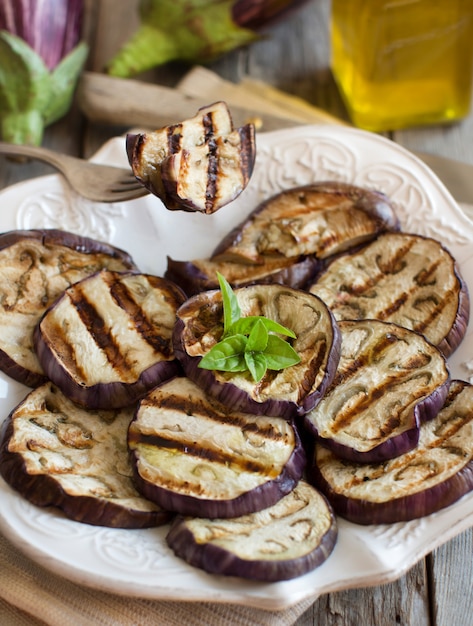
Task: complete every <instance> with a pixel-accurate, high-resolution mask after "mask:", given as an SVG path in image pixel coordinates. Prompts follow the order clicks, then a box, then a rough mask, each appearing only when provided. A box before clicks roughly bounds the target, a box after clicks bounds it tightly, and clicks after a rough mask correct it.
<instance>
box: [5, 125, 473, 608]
mask: <svg viewBox="0 0 473 626" xmlns="http://www.w3.org/2000/svg"><path fill="white" fill-rule="evenodd" d="M257 148H258V154H257V163H256V168H255V172H254V175H253V177H252V180H251V183H250V185H249V187H248V188H247V189H246V190H245V192H244V193H243V194H242V195H241V197H240V198H239V199H238V200H236V201H235V202H234V203H233V205H230V207H226V208H224V209H222V210H221V211H219V212H218V213H217V214H215V215H213V216H202V215H195V214H184V213H175V212H171V211H167V210H166V209H165V208H164V207H163V206H162V204H161V203H160V201H159V200H158V199H157V198H155V197H154V196H148V197H145V198H141V199H139V200H136V201H132V202H129V203H127V204H123V205H95V204H92V203H88V202H86V201H84V200H83V199H81V198H78V197H77V196H75V195H74V194H72V193H71V192H69V190H68V188H67V187H66V186H65V184H64V183H63V181H62V179H61V178H60V177H59V176H56V175H53V176H46V177H42V178H39V179H34V180H31V181H27V182H25V183H20V184H17V185H14V186H12V187H10V188H7V189H6V190H4V191H3V192H1V193H0V198H1V200H2V207H3V210H2V213H1V214H0V229H1V230H10V229H13V228H34V227H39V226H44V225H46V226H49V227H57V226H59V227H62V228H65V229H68V230H73V231H75V232H79V233H81V234H87V235H90V236H95V237H102V238H104V239H107V240H108V241H110V242H112V243H114V244H115V245H118V246H120V247H123V248H125V249H127V250H128V251H129V252H131V254H132V255H133V256H134V258H135V260H136V262H137V263H138V265H139V266H140V267H141V268H142V269H143V271H155V272H156V273H159V272H162V271H163V269H164V267H165V257H166V254H172V255H173V256H174V257H175V258H181V259H186V258H192V257H197V256H200V255H205V254H207V253H208V252H210V251H211V249H212V247H213V245H214V244H215V243H216V242H217V241H218V239H219V238H220V237H221V236H223V235H224V234H225V233H226V232H227V231H228V230H229V229H230V228H231V227H232V226H234V225H235V224H237V223H239V222H240V221H241V219H242V218H243V216H244V215H245V214H246V213H247V212H248V211H249V210H251V209H252V208H253V207H254V206H255V204H256V203H257V202H258V201H259V200H261V199H262V198H263V197H264V196H266V197H267V196H268V195H269V194H270V193H275V192H277V191H279V190H280V189H282V188H287V187H290V186H293V185H295V184H303V183H306V182H310V181H311V180H322V179H328V178H331V179H337V180H345V181H348V182H354V183H356V184H363V185H367V186H370V187H378V188H380V189H382V190H383V191H385V192H387V193H388V194H389V195H391V197H392V198H393V200H394V201H395V202H396V206H397V207H398V211H399V215H400V218H401V222H402V224H403V227H404V229H405V230H411V231H412V232H419V233H420V234H427V235H429V234H430V235H433V236H437V237H438V238H439V239H441V240H442V241H443V242H444V243H445V244H446V245H447V247H449V248H450V249H451V250H452V252H453V253H454V254H455V256H456V257H457V259H458V260H459V262H460V266H461V268H462V271H463V274H464V277H465V279H466V281H467V283H468V284H469V286H470V289H471V290H473V246H472V243H473V222H471V221H470V220H469V219H468V218H467V217H466V216H465V215H464V214H463V213H462V211H461V210H460V209H459V208H458V206H457V205H456V203H455V201H454V200H453V198H452V197H451V195H450V194H449V192H448V191H447V189H446V188H445V187H444V186H443V184H442V183H441V182H440V181H439V180H438V178H437V177H436V176H435V175H434V174H433V173H432V172H431V171H430V170H429V168H428V167H427V166H426V165H424V164H423V163H422V162H421V161H420V160H419V159H417V158H416V157H415V156H414V155H412V154H411V153H409V152H408V151H406V150H404V149H403V148H402V147H400V146H398V145H397V144H395V143H393V142H391V141H390V140H388V139H385V138H383V137H381V136H378V135H374V134H371V133H367V132H364V131H359V130H356V129H349V128H344V127H343V128H342V127H340V128H338V127H333V126H307V127H298V128H293V129H287V130H281V131H274V132H271V133H264V134H260V135H258V136H257ZM94 160H97V161H100V162H107V163H111V164H117V165H124V164H126V156H125V150H124V139H123V137H117V138H114V139H112V140H111V141H109V142H107V144H105V145H104V146H103V147H102V149H101V150H100V151H99V152H98V153H97V155H96V156H95V157H94ZM7 209H8V210H7ZM191 235H192V236H191ZM189 236H191V237H190V242H189ZM471 333H472V331H471V325H470V327H469V329H468V334H467V338H466V339H465V341H464V342H463V344H462V346H461V347H460V349H459V350H458V351H457V352H456V353H455V354H454V355H453V357H452V358H451V360H450V363H451V369H452V374H453V375H454V376H458V377H462V378H466V379H471V377H472V376H473V358H472V357H471V356H469V354H470V355H471V348H472V346H473V339H472V336H471ZM27 391H28V390H27V389H26V388H25V387H23V386H22V385H19V384H17V383H14V382H13V381H11V380H9V379H7V378H6V377H4V376H2V375H0V408H1V413H0V415H3V416H5V415H6V414H7V413H8V411H9V410H11V408H13V407H14V406H15V405H16V404H17V402H19V401H20V400H21V399H22V398H23V396H24V395H25V393H26V392H27ZM0 419H1V418H0ZM0 497H1V501H2V506H1V507H0V529H1V531H2V532H3V533H4V534H5V536H7V538H9V539H10V540H11V541H12V543H14V544H15V545H16V546H17V547H18V548H19V549H21V550H22V551H23V552H24V553H25V554H27V555H28V556H29V557H31V558H32V559H34V560H35V561H37V562H38V563H40V564H41V565H43V566H44V567H46V568H47V569H49V570H51V571H52V572H55V573H56V574H59V575H61V576H64V577H65V578H67V579H69V580H71V581H73V582H76V583H80V584H84V585H87V586H91V587H94V588H99V589H102V590H105V591H109V592H113V593H118V594H123V595H128V596H134V597H146V598H151V599H158V600H159V599H166V600H180V601H181V600H183V599H185V600H187V601H207V602H209V601H214V602H232V603H238V604H245V605H246V606H253V607H256V608H263V609H272V610H276V609H284V608H287V607H289V606H291V605H293V604H295V603H297V602H299V601H301V600H303V599H306V598H312V599H315V598H317V597H318V596H319V595H321V594H324V593H328V592H333V591H339V590H342V589H348V588H350V587H362V586H370V585H379V584H381V583H385V582H390V581H392V580H395V579H396V578H398V577H400V576H402V575H403V574H404V573H405V572H406V571H407V570H408V569H410V568H411V567H412V566H413V565H415V563H416V562H417V561H418V560H419V559H421V558H422V557H423V556H425V555H426V554H427V553H429V552H431V551H432V550H433V549H434V548H436V547H438V546H440V545H441V544H443V543H445V542H446V541H448V540H449V539H451V538H453V537H454V536H455V535H457V534H458V533H460V532H462V531H463V530H465V529H467V528H469V527H471V526H473V494H470V495H468V496H466V497H465V498H463V499H462V500H460V501H459V502H458V503H456V504H454V505H453V506H451V507H449V508H448V509H445V510H443V511H440V512H439V513H437V514H435V515H432V516H429V517H428V518H423V519H422V520H416V521H413V522H409V523H403V524H394V525H385V526H357V525H355V524H351V523H349V522H346V521H345V520H339V529H340V533H339V541H338V543H337V545H336V547H335V550H334V552H333V554H332V555H331V556H330V558H329V559H328V560H327V562H326V563H324V564H323V565H322V566H321V567H320V568H318V569H316V570H314V571H313V572H310V573H308V574H306V575H305V576H302V577H300V578H297V579H294V580H291V581H285V582H281V583H272V584H263V583H254V582H251V581H244V580H238V579H235V578H225V577H217V576H210V575H208V574H206V573H205V572H200V571H199V570H196V569H195V568H192V567H190V566H188V565H187V564H186V563H184V562H182V561H180V560H179V559H176V558H175V557H174V556H173V554H172V553H171V552H170V551H169V550H168V548H167V546H166V545H165V540H164V537H165V532H166V529H165V528H161V529H151V530H144V531H124V530H111V529H103V528H97V527H92V526H86V525H83V524H78V523H76V522H72V521H70V520H67V519H65V518H63V517H62V516H61V515H60V514H59V513H56V512H52V511H48V510H40V509H37V508H36V507H33V506H32V505H30V504H29V503H28V502H26V501H24V500H23V499H22V498H20V497H19V496H18V495H17V494H16V493H14V492H13V491H12V490H11V489H10V488H9V487H8V486H7V485H6V484H5V483H4V482H3V481H1V480H0Z"/></svg>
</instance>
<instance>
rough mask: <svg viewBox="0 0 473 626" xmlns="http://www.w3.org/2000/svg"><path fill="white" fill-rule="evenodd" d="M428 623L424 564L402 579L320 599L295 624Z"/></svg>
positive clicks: (373, 625)
mask: <svg viewBox="0 0 473 626" xmlns="http://www.w3.org/2000/svg"><path fill="white" fill-rule="evenodd" d="M395 624H403V625H407V624H411V625H412V626H414V625H415V626H429V625H430V619H429V597H428V588H427V585H426V575H425V564H424V562H423V561H422V562H420V563H419V564H417V565H416V566H415V567H413V568H412V569H411V570H409V572H408V573H407V574H406V576H403V577H402V578H400V579H399V580H397V581H395V582H393V583H389V584H387V585H383V586H381V587H372V588H367V589H349V590H347V591H341V592H338V593H332V594H330V595H325V596H322V597H321V598H319V599H318V600H317V601H316V602H315V603H314V605H313V606H312V607H311V608H310V609H308V610H307V611H306V612H305V613H304V614H303V615H301V617H300V618H299V619H298V620H297V622H295V624H294V626H315V625H317V626H384V625H395Z"/></svg>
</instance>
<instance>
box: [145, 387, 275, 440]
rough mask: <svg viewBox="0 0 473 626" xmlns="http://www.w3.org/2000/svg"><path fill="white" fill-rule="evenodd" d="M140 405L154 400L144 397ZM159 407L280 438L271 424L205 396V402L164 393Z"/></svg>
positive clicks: (160, 398) (244, 430)
mask: <svg viewBox="0 0 473 626" xmlns="http://www.w3.org/2000/svg"><path fill="white" fill-rule="evenodd" d="M141 405H142V406H146V405H148V406H153V405H155V402H154V401H152V400H151V401H148V400H147V399H146V398H144V399H143V400H142V401H141ZM159 407H160V409H165V410H171V411H176V412H179V413H182V414H184V415H198V414H201V415H202V416H205V418H206V419H208V420H211V421H213V422H218V423H220V424H228V425H230V426H236V427H239V428H240V429H241V430H242V431H243V432H253V433H258V434H261V436H262V438H264V439H268V440H274V441H276V440H278V439H281V432H280V431H278V430H277V429H275V428H274V427H273V426H272V424H270V423H266V424H264V423H263V422H262V421H256V420H255V421H250V422H249V421H248V420H247V419H245V418H244V417H241V416H239V415H238V413H235V412H234V411H233V410H232V409H231V407H224V405H219V407H218V408H214V407H213V406H212V403H211V400H209V398H206V400H205V402H201V401H200V400H199V398H195V397H192V398H191V397H188V398H184V397H181V396H179V395H176V396H171V395H165V396H160V397H159Z"/></svg>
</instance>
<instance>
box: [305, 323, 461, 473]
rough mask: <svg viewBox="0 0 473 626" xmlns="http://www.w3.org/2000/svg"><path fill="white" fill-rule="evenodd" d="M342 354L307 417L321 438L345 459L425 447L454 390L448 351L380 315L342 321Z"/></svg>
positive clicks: (366, 458)
mask: <svg viewBox="0 0 473 626" xmlns="http://www.w3.org/2000/svg"><path fill="white" fill-rule="evenodd" d="M339 327H340V331H341V335H342V347H341V357H340V361H339V366H338V371H337V374H336V376H335V379H334V380H333V383H332V385H331V387H330V389H328V391H327V392H326V394H325V396H324V397H323V398H322V400H321V401H320V402H319V404H318V405H317V406H316V407H315V409H313V410H312V411H310V412H309V413H307V415H305V418H304V419H305V425H306V427H307V429H308V430H309V432H312V433H313V434H314V435H315V437H316V439H317V440H318V441H319V442H320V443H323V444H324V445H326V446H327V447H329V448H331V449H332V450H333V451H335V452H336V453H337V454H338V455H339V456H340V457H342V458H345V459H348V460H350V461H358V462H366V463H372V462H380V461H383V460H386V459H390V458H393V457H396V456H399V455H400V454H403V453H405V452H407V451H408V450H411V449H412V448H414V447H415V446H416V445H417V442H418V439H419V427H420V424H421V423H422V422H424V421H426V420H429V419H432V418H433V417H435V415H436V414H437V412H438V411H439V410H440V408H441V407H442V405H443V402H444V400H445V396H446V394H447V390H448V384H449V382H450V380H449V371H448V368H447V363H446V360H445V358H444V356H443V355H442V353H441V352H440V351H439V350H438V349H437V348H435V347H434V346H433V345H432V344H430V343H429V342H428V341H427V340H426V339H425V338H424V337H423V336H422V335H420V334H419V333H416V332H414V331H412V330H408V329H406V328H403V327H401V326H398V325H396V324H392V323H388V322H381V321H379V320H361V321H342V322H339Z"/></svg>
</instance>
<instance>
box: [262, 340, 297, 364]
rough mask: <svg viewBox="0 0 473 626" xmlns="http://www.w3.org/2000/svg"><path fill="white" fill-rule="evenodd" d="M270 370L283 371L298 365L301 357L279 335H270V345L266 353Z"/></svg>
mask: <svg viewBox="0 0 473 626" xmlns="http://www.w3.org/2000/svg"><path fill="white" fill-rule="evenodd" d="M264 355H265V357H266V363H267V366H268V369H271V370H281V369H285V368H287V367H291V365H297V364H298V363H300V361H301V357H300V356H299V355H298V354H297V352H296V351H295V350H294V348H293V347H292V346H291V344H290V343H288V342H287V341H285V340H284V339H281V337H278V336H277V335H269V337H268V345H267V347H266V350H265V351H264Z"/></svg>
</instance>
